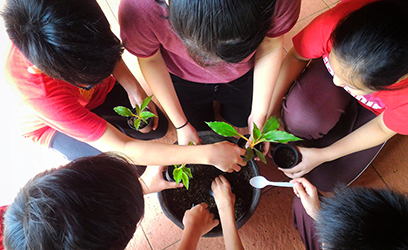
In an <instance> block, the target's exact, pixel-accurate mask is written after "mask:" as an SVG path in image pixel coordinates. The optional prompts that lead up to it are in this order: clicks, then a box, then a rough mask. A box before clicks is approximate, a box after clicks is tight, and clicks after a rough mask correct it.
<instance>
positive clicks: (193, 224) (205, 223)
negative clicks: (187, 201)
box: [183, 203, 219, 237]
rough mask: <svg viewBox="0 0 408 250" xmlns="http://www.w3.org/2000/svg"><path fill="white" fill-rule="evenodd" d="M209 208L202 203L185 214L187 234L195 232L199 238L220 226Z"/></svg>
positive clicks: (184, 221)
mask: <svg viewBox="0 0 408 250" xmlns="http://www.w3.org/2000/svg"><path fill="white" fill-rule="evenodd" d="M207 208H208V205H207V204H206V203H201V204H199V205H197V206H195V207H193V208H192V209H189V210H187V211H186V212H185V214H184V217H183V225H184V231H185V233H187V232H186V231H190V230H193V231H194V233H196V234H198V237H201V236H202V235H204V234H206V233H208V232H209V231H210V230H211V229H213V228H214V227H216V226H217V225H218V224H219V221H218V220H217V219H215V220H214V214H212V213H210V211H209V210H208V209H207Z"/></svg>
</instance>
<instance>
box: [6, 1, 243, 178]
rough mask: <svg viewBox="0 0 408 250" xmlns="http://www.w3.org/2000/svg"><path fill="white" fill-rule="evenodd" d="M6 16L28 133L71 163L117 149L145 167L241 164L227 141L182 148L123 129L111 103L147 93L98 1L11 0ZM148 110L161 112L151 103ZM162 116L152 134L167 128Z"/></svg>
mask: <svg viewBox="0 0 408 250" xmlns="http://www.w3.org/2000/svg"><path fill="white" fill-rule="evenodd" d="M2 16H3V19H4V21H5V26H6V28H7V33H8V35H9V37H10V39H11V41H12V42H13V45H12V47H11V50H10V54H9V58H8V63H7V71H8V74H9V77H10V79H11V85H12V88H13V89H14V90H15V91H16V92H17V94H18V96H19V98H20V100H21V103H22V105H23V108H24V110H25V111H26V112H25V113H24V114H23V115H22V116H23V118H24V121H25V122H21V125H22V129H23V132H24V136H25V137H28V138H31V139H32V140H34V141H36V142H38V143H40V144H42V145H44V146H47V147H50V148H53V149H56V150H58V151H60V152H61V153H63V154H64V155H65V156H66V157H67V158H68V160H72V159H75V158H77V157H81V156H89V155H97V154H99V153H101V152H106V151H119V152H122V153H125V154H127V155H128V156H129V157H131V158H132V159H133V160H134V161H135V162H137V163H138V164H142V165H148V164H158V165H168V164H175V163H194V162H196V163H198V162H201V163H204V164H210V165H216V166H217V167H219V168H221V169H223V170H224V171H233V170H237V171H238V170H239V169H240V167H239V166H238V165H237V164H243V161H242V159H241V157H240V155H242V154H243V151H242V150H241V149H239V148H238V147H237V146H233V145H231V144H229V143H219V144H215V145H205V146H204V147H202V148H200V147H180V146H176V145H164V144H161V143H156V142H144V141H140V140H137V139H134V138H131V137H129V136H126V135H125V134H123V133H122V132H125V133H126V134H129V133H128V132H129V129H126V127H127V124H126V119H125V118H123V117H120V116H119V115H117V114H116V113H115V112H114V111H113V107H115V106H116V105H124V106H129V107H130V104H131V105H132V106H133V105H134V104H136V103H138V104H139V105H140V103H141V102H142V100H143V99H144V98H145V97H146V94H145V92H144V91H143V89H142V88H141V86H140V84H139V83H138V82H137V80H136V79H135V77H134V76H133V75H132V74H131V72H130V71H129V70H128V68H127V67H126V65H125V64H124V62H123V61H122V60H121V54H122V52H123V45H122V44H121V42H120V41H119V39H118V38H117V37H116V36H115V35H114V34H113V33H112V31H111V30H110V27H109V23H108V21H107V19H106V17H105V16H104V14H103V12H102V10H101V9H100V7H99V5H98V4H97V2H96V1H95V0H56V1H54V0H7V1H6V4H5V9H4V11H3V13H2ZM112 75H113V76H112ZM116 81H118V82H119V83H120V84H115V82H116ZM121 86H123V88H122V87H121ZM127 99H129V102H128V101H127ZM126 102H128V103H127V105H126V104H124V103H126ZM149 108H150V111H152V112H154V113H157V112H156V107H155V106H154V105H153V104H150V105H149ZM158 114H159V117H160V119H159V122H158V121H157V119H155V123H154V124H155V125H154V129H156V128H157V129H156V131H154V132H150V133H148V134H147V136H149V137H150V138H149V139H151V137H152V136H153V138H155V137H161V136H163V135H164V134H165V133H166V131H167V128H168V126H167V121H166V118H165V117H164V116H163V115H160V112H158ZM120 119H123V120H122V121H121V123H123V124H120V123H118V122H117V121H118V120H120ZM158 123H159V125H158ZM130 136H133V137H136V138H146V137H145V135H143V134H141V133H137V132H136V134H130ZM158 152H160V156H161V157H157V156H158Z"/></svg>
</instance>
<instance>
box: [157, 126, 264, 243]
mask: <svg viewBox="0 0 408 250" xmlns="http://www.w3.org/2000/svg"><path fill="white" fill-rule="evenodd" d="M198 135H199V137H200V138H201V139H202V142H201V143H202V144H212V143H215V142H219V141H225V140H228V141H231V142H233V143H235V142H236V139H235V138H225V137H222V136H220V135H218V134H216V133H215V132H213V131H200V132H198ZM189 167H190V169H191V170H192V171H194V173H193V178H192V179H190V189H189V190H186V189H185V188H177V189H168V190H163V191H161V192H159V193H158V199H159V202H160V206H161V208H162V210H163V213H164V214H165V215H166V216H167V217H168V218H169V219H170V220H171V221H173V223H174V224H176V225H177V226H178V227H179V228H181V229H184V226H183V223H182V220H183V216H184V212H185V211H186V210H187V209H190V208H192V207H193V206H195V205H198V204H200V203H202V202H206V203H207V204H208V209H209V210H210V212H211V213H213V214H214V217H215V218H216V219H219V214H218V210H217V207H216V204H215V201H214V198H213V197H212V195H211V192H210V190H211V182H212V181H213V180H214V179H215V177H217V176H219V175H221V174H222V175H224V176H225V177H226V178H227V180H228V181H229V182H230V184H231V187H232V190H233V192H234V194H235V200H236V202H235V220H236V224H237V227H238V228H240V227H242V226H243V225H244V224H245V223H246V222H247V221H248V220H249V218H250V217H251V216H252V214H253V213H254V212H255V209H256V208H257V206H258V203H259V200H260V198H261V189H257V188H254V187H252V186H251V185H250V184H249V179H251V178H252V177H254V176H258V175H260V172H259V168H258V165H257V164H256V162H255V161H254V160H253V159H252V160H250V161H249V162H248V164H247V166H246V167H243V168H242V169H241V171H240V172H234V173H224V172H222V171H221V170H219V169H217V168H215V167H213V166H209V165H199V164H189ZM171 171H172V170H171ZM218 236H222V228H221V225H218V226H217V227H215V228H213V229H212V230H211V231H210V232H208V233H207V234H205V235H204V237H218Z"/></svg>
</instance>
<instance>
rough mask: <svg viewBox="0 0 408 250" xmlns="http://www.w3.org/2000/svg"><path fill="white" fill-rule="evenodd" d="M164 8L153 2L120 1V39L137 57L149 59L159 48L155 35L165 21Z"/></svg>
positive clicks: (143, 0)
mask: <svg viewBox="0 0 408 250" xmlns="http://www.w3.org/2000/svg"><path fill="white" fill-rule="evenodd" d="M165 15H166V13H165V11H164V8H163V7H161V6H160V5H159V4H157V3H156V2H155V1H154V0H122V1H121V3H120V5H119V25H120V37H121V39H122V41H123V43H124V45H125V47H126V49H127V50H128V51H129V52H130V53H132V54H134V55H136V56H138V57H150V56H152V55H154V54H155V53H156V51H157V50H158V49H159V48H160V45H161V44H160V41H159V40H158V39H157V37H156V35H155V33H156V32H160V29H161V28H162V25H163V24H162V23H163V22H165V21H166V19H165Z"/></svg>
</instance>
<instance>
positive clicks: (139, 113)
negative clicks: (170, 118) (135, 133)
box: [113, 95, 157, 130]
mask: <svg viewBox="0 0 408 250" xmlns="http://www.w3.org/2000/svg"><path fill="white" fill-rule="evenodd" d="M152 97H153V96H152V95H151V96H149V97H147V98H146V99H144V100H143V102H142V104H141V105H140V106H139V105H137V104H136V105H135V109H136V114H134V113H133V112H132V110H130V109H128V108H126V107H123V106H117V107H114V108H113V110H115V112H116V113H118V114H119V115H121V116H124V117H134V127H135V129H136V130H139V127H140V124H141V122H142V121H143V122H144V123H145V124H148V123H149V122H148V119H149V118H152V117H157V116H156V115H155V114H153V113H152V112H150V111H147V110H146V107H147V105H149V102H150V100H151V99H152Z"/></svg>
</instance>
